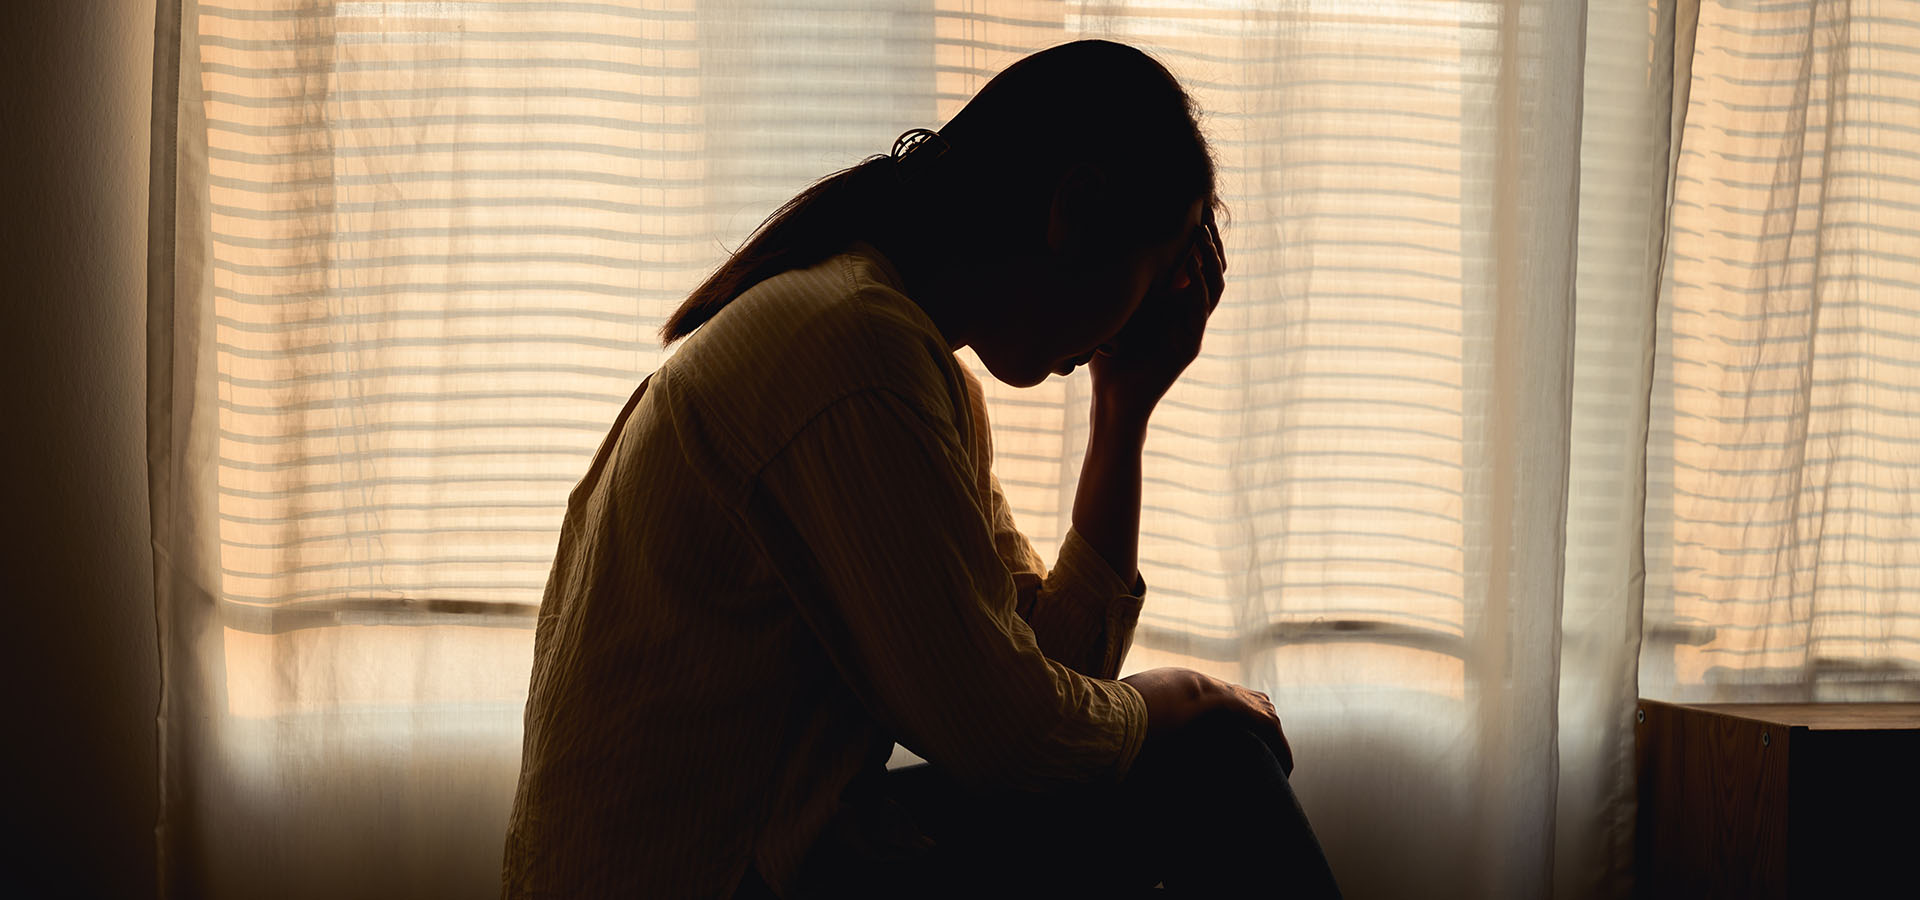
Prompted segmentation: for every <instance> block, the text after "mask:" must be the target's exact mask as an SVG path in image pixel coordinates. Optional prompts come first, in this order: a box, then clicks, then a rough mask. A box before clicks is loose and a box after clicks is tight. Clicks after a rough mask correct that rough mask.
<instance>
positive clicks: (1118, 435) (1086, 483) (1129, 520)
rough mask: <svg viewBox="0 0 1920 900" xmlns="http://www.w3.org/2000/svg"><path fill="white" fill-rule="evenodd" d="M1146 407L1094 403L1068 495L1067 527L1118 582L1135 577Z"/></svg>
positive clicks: (1112, 402) (1108, 402)
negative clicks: (1082, 458)
mask: <svg viewBox="0 0 1920 900" xmlns="http://www.w3.org/2000/svg"><path fill="white" fill-rule="evenodd" d="M1150 412H1151V409H1150V408H1149V409H1147V410H1141V409H1138V408H1137V404H1127V403H1124V402H1119V401H1103V400H1101V399H1098V395H1097V394H1096V399H1095V401H1094V403H1093V411H1092V420H1093V421H1092V426H1093V427H1092V429H1091V434H1090V435H1089V436H1088V438H1087V456H1086V461H1085V463H1084V464H1083V465H1082V466H1081V467H1080V484H1079V486H1078V487H1077V488H1075V491H1074V495H1073V529H1074V530H1075V531H1077V532H1079V533H1080V538H1081V540H1084V541H1086V542H1087V544H1088V546H1091V547H1092V548H1093V549H1094V550H1095V551H1097V552H1098V553H1099V554H1100V556H1101V558H1103V559H1105V560H1106V561H1107V564H1108V565H1110V566H1112V567H1113V570H1114V571H1115V572H1117V573H1119V575H1120V577H1121V578H1124V579H1126V580H1127V581H1129V582H1132V581H1134V580H1135V578H1136V577H1137V576H1138V574H1139V557H1140V454H1141V450H1142V448H1143V447H1144V446H1145V444H1146V439H1147V417H1148V415H1149V413H1150Z"/></svg>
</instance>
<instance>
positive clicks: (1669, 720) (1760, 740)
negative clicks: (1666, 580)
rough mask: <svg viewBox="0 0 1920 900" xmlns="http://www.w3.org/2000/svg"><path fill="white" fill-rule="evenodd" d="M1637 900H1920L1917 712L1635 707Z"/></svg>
mask: <svg viewBox="0 0 1920 900" xmlns="http://www.w3.org/2000/svg"><path fill="white" fill-rule="evenodd" d="M1635 719H1636V723H1635V726H1634V747H1635V757H1636V759H1635V768H1636V771H1637V773H1638V776H1639V798H1640V807H1639V823H1638V831H1637V833H1636V836H1635V843H1634V846H1635V872H1636V883H1637V885H1638V890H1637V891H1636V894H1637V896H1639V897H1645V898H1666V897H1686V898H1689V900H1696V898H1706V897H1728V898H1741V900H1748V898H1754V900H1759V898H1784V897H1795V898H1798V897H1819V898H1825V897H1920V703H1803V704H1749V703H1712V704H1709V703H1689V704H1672V703H1661V702H1656V701H1650V700H1642V701H1640V704H1639V710H1638V712H1637V713H1636V715H1635Z"/></svg>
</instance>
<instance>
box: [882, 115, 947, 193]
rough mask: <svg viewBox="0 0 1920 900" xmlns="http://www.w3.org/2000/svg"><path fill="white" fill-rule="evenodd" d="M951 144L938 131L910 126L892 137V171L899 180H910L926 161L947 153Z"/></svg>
mask: <svg viewBox="0 0 1920 900" xmlns="http://www.w3.org/2000/svg"><path fill="white" fill-rule="evenodd" d="M950 149H952V145H951V144H948V143H947V139H946V138H943V137H941V136H940V133H939V132H937V131H933V130H931V129H926V128H910V129H908V130H907V131H905V132H903V133H902V134H901V135H900V136H899V137H898V138H895V139H894V142H893V152H892V153H890V154H888V156H890V157H891V158H892V159H893V171H894V174H895V175H896V176H898V177H899V178H900V180H901V181H903V182H904V181H912V180H913V179H915V178H918V177H920V173H921V171H922V170H923V169H925V168H926V167H927V164H928V163H931V162H933V161H934V160H936V159H939V158H940V157H942V156H945V155H947V151H948V150H950Z"/></svg>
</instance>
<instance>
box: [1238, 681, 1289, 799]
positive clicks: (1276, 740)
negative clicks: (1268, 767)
mask: <svg viewBox="0 0 1920 900" xmlns="http://www.w3.org/2000/svg"><path fill="white" fill-rule="evenodd" d="M1235 690H1236V691H1237V692H1238V693H1239V694H1240V695H1241V697H1242V700H1243V704H1244V705H1245V706H1246V708H1247V711H1248V713H1249V714H1250V715H1251V717H1252V718H1253V720H1254V722H1255V725H1256V727H1257V728H1258V729H1259V732H1258V733H1259V734H1260V735H1261V737H1262V739H1263V740H1265V741H1266V742H1267V746H1268V747H1269V748H1270V749H1272V750H1273V755H1274V758H1275V759H1278V760H1279V761H1280V771H1282V772H1285V773H1286V774H1287V775H1288V776H1289V777H1291V776H1292V775H1293V747H1292V745H1290V744H1288V743H1287V733H1286V730H1285V729H1284V728H1282V727H1281V726H1280V713H1279V711H1278V710H1276V709H1274V707H1273V699H1272V698H1270V697H1268V696H1267V695H1266V694H1264V693H1262V692H1260V691H1256V690H1252V689H1250V688H1243V687H1239V686H1238V685H1236V686H1235Z"/></svg>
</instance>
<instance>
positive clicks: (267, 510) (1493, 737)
mask: <svg viewBox="0 0 1920 900" xmlns="http://www.w3.org/2000/svg"><path fill="white" fill-rule="evenodd" d="M1673 8H1674V7H1673V6H1672V5H1671V4H1662V3H1655V4H1651V5H1648V4H1626V3H1611V4H1605V3H1600V2H1598V0H1596V2H1595V3H1592V4H1561V3H1555V2H1549V0H1480V2H1467V3H1458V4H1434V3H1427V2H1415V0H1402V2H1384V3H1374V4H1368V5H1365V6H1354V5H1352V4H1346V3H1335V2H1313V0H1296V2H1287V3H1261V2H1226V0H1217V2H1215V0H1209V2H1198V3H1192V4H1182V5H1177V6H1160V5H1146V4H1130V3H1118V4H1114V3H1102V4H1087V3H1072V2H1058V0H913V2H887V3H871V4H859V5H849V4H837V3H828V2H819V0H764V2H740V0H729V2H696V0H637V2H630V3H614V2H608V3H595V4H575V3H543V2H526V3H514V2H494V0H472V2H460V3H444V2H380V3H375V2H346V0H341V2H321V3H311V2H302V3H282V2H271V0H224V2H219V3H213V2H207V3H202V2H197V0H177V2H171V3H163V4H162V20H161V27H160V29H159V33H160V36H161V37H160V40H161V45H162V46H161V49H162V51H163V53H162V54H157V55H162V56H165V57H166V58H167V59H168V60H171V61H173V67H172V68H171V69H170V70H169V71H166V72H164V73H161V74H162V76H164V77H156V84H157V85H161V84H164V88H163V89H160V93H161V96H159V97H157V98H156V112H157V114H156V122H161V121H162V120H163V117H162V116H161V115H159V114H158V113H160V112H164V113H165V116H164V121H165V123H166V128H165V129H164V130H162V131H157V133H156V160H157V161H164V162H166V163H167V164H168V165H167V166H165V167H163V166H161V165H158V164H156V167H155V173H156V175H155V177H156V182H155V197H156V198H157V204H156V214H155V231H156V241H155V244H154V246H155V248H156V256H155V260H154V270H153V271H154V279H153V284H154V288H153V301H152V309H151V316H152V318H151V322H150V329H151V331H150V334H151V348H150V350H151V356H150V359H151V367H150V368H151V371H152V373H153V374H152V378H151V379H150V384H151V385H152V387H151V390H152V396H151V403H150V409H149V413H150V428H151V431H150V434H151V439H150V446H151V453H150V465H151V469H152V484H153V488H152V493H153V497H154V506H153V508H154V542H155V559H156V581H157V582H158V587H159V594H158V596H159V598H160V599H159V603H158V609H157V615H158V616H159V618H160V623H161V634H162V642H163V650H164V655H163V660H164V666H165V669H166V672H165V676H166V685H167V686H166V693H165V698H166V699H165V704H166V705H165V707H164V708H163V711H162V720H163V734H164V736H165V737H164V739H163V760H164V771H165V772H166V778H167V779H168V780H167V783H166V790H165V792H164V802H163V807H164V808H163V817H162V825H161V828H162V842H161V846H162V853H163V857H164V864H165V865H164V868H163V871H164V872H165V878H166V884H167V887H168V891H169V893H171V894H173V895H175V896H195V897H224V896H260V895H273V896H286V897H301V896H322V895H332V894H339V893H347V894H351V895H356V896H465V895H491V894H493V893H496V892H497V866H498V859H499V852H500V838H501V832H502V829H503V827H504V822H505V816H506V811H507V804H508V802H509V800H510V797H511V794H512V787H513V781H514V776H515V771H516V767H517V761H518V747H519V734H520V732H519V721H520V706H521V704H522V703H523V701H524V696H525V689H526V675H527V667H528V663H529V660H530V648H531V624H532V611H533V609H534V607H535V605H536V604H537V602H538V596H539V588H540V585H541V583H542V582H543V580H544V578H545V574H546V568H547V565H548V562H549V560H550V556H551V553H552V550H553V546H554V540H555V535H556V533H557V528H558V524H559V520H560V514H561V512H562V511H563V509H564V502H565V496H566V490H567V488H568V486H569V485H570V484H571V483H572V481H573V480H575V479H577V478H578V476H579V474H580V472H581V471H582V470H583V469H584V466H585V463H586V460H587V458H588V456H590V454H591V453H592V450H593V448H594V446H595V444H596V443H597V441H598V440H599V438H600V437H601V435H602V434H603V432H604V430H605V428H606V427H607V424H608V423H609V422H610V421H611V420H612V417H613V415H614V414H615V413H616V412H617V411H618V409H619V406H620V403H621V401H622V400H623V399H624V398H625V396H626V394H627V392H628V391H629V390H630V389H631V386H632V385H633V384H634V383H636V382H638V381H639V379H640V378H642V377H644V376H645V374H646V373H647V372H649V371H651V370H652V369H653V368H654V367H656V366H658V365H659V364H660V362H661V361H662V360H663V359H664V358H665V353H664V352H663V351H662V350H661V349H660V348H659V347H658V344H657V343H656V342H655V341H654V340H653V334H654V332H655V331H656V329H657V328H658V326H659V324H660V323H661V322H662V321H663V319H664V317H665V315H666V313H667V312H668V311H669V310H670V309H671V308H672V306H673V305H674V304H675V303H676V302H677V301H678V300H679V299H680V297H681V296H683V295H684V294H685V292H686V291H687V290H688V289H689V288H691V287H692V286H693V284H694V283H695V282H696V281H697V280H698V279H699V277H700V276H701V275H703V274H704V273H705V272H706V271H708V270H709V269H710V268H711V267H712V266H713V265H715V264H716V263H717V262H718V261H719V260H720V259H721V258H723V256H724V253H725V248H727V247H730V246H736V245H737V244H738V243H739V242H740V240H741V239H742V238H743V237H744V236H745V235H746V233H747V232H748V231H749V230H750V229H751V228H752V226H753V225H754V224H756V223H757V222H758V221H759V219H760V217H762V216H764V215H765V214H766V212H768V211H769V210H771V209H772V208H773V207H774V206H776V205H777V204H778V203H779V202H780V201H782V200H784V199H786V198H787V197H788V196H790V195H791V194H792V193H793V192H794V191H796V190H797V189H798V188H800V187H801V186H803V185H804V184H805V183H806V182H807V181H808V180H810V179H812V178H815V177H818V176H819V175H822V174H824V173H826V172H828V171H831V170H832V169H835V168H838V167H841V166H845V165H849V164H852V163H854V162H856V161H857V160H859V159H860V158H862V157H864V156H866V155H869V154H872V153H879V152H884V151H885V150H886V148H887V147H888V146H889V145H890V143H891V141H892V139H893V137H894V136H895V135H896V134H898V133H899V132H900V131H901V130H904V129H906V128H909V127H916V126H937V125H938V124H939V123H940V122H942V121H944V120H945V119H946V118H947V117H949V116H951V115H952V114H953V113H954V112H955V111H957V110H958V109H959V107H960V105H961V104H962V103H964V102H965V100H966V98H967V97H969V96H970V95H971V93H972V92H973V91H974V90H976V89H977V88H978V87H979V86H980V85H981V84H983V83H984V82H985V80H986V78H988V77H990V76H991V75H992V74H993V73H995V72H996V71H998V70H999V69H1001V68H1003V67H1004V66H1005V65H1007V64H1008V63H1011V62H1012V61H1013V60H1015V59H1017V58H1019V57H1020V56H1022V55H1024V54H1025V53H1027V52H1030V51H1031V50H1035V49H1039V48H1041V47H1044V46H1048V45H1050V44H1052V43H1056V42H1059V41H1063V40H1069V39H1073V38H1077V37H1083V36H1085V37H1113V38H1116V39H1121V40H1126V41H1129V42H1133V43H1136V44H1138V45H1140V46H1143V47H1145V48H1147V49H1149V50H1150V51H1152V52H1154V53H1155V54H1156V55H1157V56H1158V57H1159V58H1161V59H1162V60H1163V61H1164V62H1166V63H1167V64H1168V66H1169V67H1170V68H1172V69H1173V70H1174V71H1175V72H1176V73H1177V74H1178V75H1180V76H1181V77H1182V79H1183V80H1184V81H1185V82H1186V83H1187V84H1188V85H1189V86H1190V87H1192V89H1193V90H1194V93H1195V95H1196V96H1197V98H1198V99H1199V101H1200V104H1201V106H1202V107H1203V108H1204V109H1205V110H1206V112H1207V115H1206V119H1205V123H1204V124H1205V126H1206V127H1207V129H1208V131H1209V133H1210V134H1211V136H1212V139H1213V141H1214V143H1215V146H1216V149H1217V152H1218V154H1219V157H1220V164H1221V172H1222V178H1223V183H1222V189H1223V193H1224V194H1225V197H1226V200H1227V202H1228V205H1229V207H1230V209H1231V218H1230V221H1229V224H1228V228H1227V232H1226V237H1227V241H1228V252H1229V255H1230V258H1231V260H1232V265H1231V269H1230V272H1229V287H1228V293H1227V294H1226V297H1225V300H1224V301H1223V304H1222V306H1221V307H1220V309H1219V312H1218V313H1217V314H1216V318H1215V320H1214V323H1213V325H1212V327H1211V328H1210V332H1209V337H1208V341H1207V346H1206V350H1205V353H1204V354H1203V356H1202V358H1201V359H1200V360H1199V361H1198V362H1196V363H1195V365H1194V366H1193V368H1192V369H1191V371H1190V372H1189V373H1188V375H1187V376H1186V377H1185V378H1184V379H1183V380H1182V382H1181V383H1180V384H1179V385H1178V386H1177V387H1176V388H1175V389H1174V391H1173V392H1172V393H1171V394H1170V395H1169V396H1168V398H1167V400H1166V401H1165V403H1164V404H1163V405H1162V407H1161V410H1160V412H1159V413H1157V414H1156V417H1155V420H1154V428H1153V432H1152V434H1151V436H1150V439H1149V444H1148V449H1147V453H1148V456H1147V483H1146V485H1145V510H1144V513H1143V533H1142V536H1141V566H1142V569H1143V573H1144V574H1145V576H1146V578H1147V581H1148V583H1149V584H1151V585H1152V594H1151V596H1150V598H1149V600H1148V603H1147V607H1146V611H1145V612H1144V614H1143V616H1142V624H1141V628H1140V633H1139V635H1138V638H1137V640H1136V644H1135V649H1134V652H1133V654H1132V656H1131V657H1130V658H1129V660H1128V662H1127V666H1126V671H1128V672H1131V671H1137V670H1140V669H1144V668H1150V667H1153V666H1158V665H1190V666H1193V667H1195V668H1199V669H1202V670H1204V671H1208V672H1211V673H1213V674H1216V675H1219V676H1221V677H1225V678H1228V679H1231V680H1234V681H1239V682H1242V683H1246V684H1249V685H1252V686H1255V687H1257V688H1259V689H1261V690H1265V691H1268V692H1270V693H1271V694H1272V695H1273V696H1274V698H1275V701H1276V705H1277V706H1278V707H1279V709H1280V711H1281V713H1282V716H1283V719H1284V720H1285V722H1286V723H1287V728H1288V733H1289V735H1290V737H1291V739H1292V741H1293V745H1294V748H1295V752H1296V756H1297V758H1298V760H1299V769H1298V770H1297V771H1296V773H1295V779H1296V787H1297V790H1298V792H1299V794H1300V796H1301V797H1302V799H1303V802H1304V803H1305V805H1306V807H1307V809H1308V811H1309V813H1310V814H1311V815H1312V816H1313V818H1314V821H1315V824H1316V827H1317V828H1318V830H1319V831H1320V833H1321V836H1322V838H1323V843H1324V844H1325V846H1326V849H1327V852H1328V855H1329V858H1330V859H1331V861H1332V863H1333V866H1334V869H1335V871H1336V873H1337V874H1338V875H1339V876H1340V877H1341V879H1342V882H1343V885H1344V886H1345V887H1346V889H1347V893H1348V895H1349V896H1353V897H1397V896H1406V895H1410V894H1417V895H1420V896H1437V897H1463V898H1466V897H1474V898H1478V897H1535V896H1542V895H1545V894H1548V893H1550V892H1551V893H1555V894H1558V895H1561V896H1582V897H1584V896H1621V895H1623V894H1624V892H1625V890H1626V881H1625V874H1626V871H1627V867H1628V865H1629V860H1628V858H1627V853H1628V851H1629V848H1630V844H1631V830H1630V829H1631V821H1632V815H1631V806H1630V805H1629V804H1630V795H1631V791H1630V778H1631V770H1630V754H1629V753H1628V752H1627V751H1628V750H1629V749H1630V742H1631V730H1630V726H1629V724H1628V718H1627V717H1628V716H1629V715H1630V710H1631V705H1632V702H1633V698H1634V696H1635V685H1634V676H1635V664H1636V661H1637V660H1638V653H1639V638H1640V624H1639V619H1638V615H1639V599H1640V597H1639V592H1638V584H1639V581H1638V571H1639V569H1638V561H1639V553H1640V549H1639V541H1640V540H1641V530H1640V527H1641V519H1640V514H1639V513H1640V511H1639V508H1638V494H1637V492H1638V491H1639V490H1640V488H1641V485H1642V484H1643V479H1642V476H1641V474H1640V473H1641V471H1642V470H1641V468H1640V454H1641V453H1642V452H1643V451H1644V450H1645V447H1646V443H1645V440H1644V439H1643V435H1644V432H1645V429H1646V422H1647V420H1646V414H1645V409H1646V396H1647V391H1648V390H1649V387H1648V385H1649V384H1650V383H1651V382H1652V380H1653V369H1652V368H1651V363H1650V362H1649V353H1650V352H1651V347H1652V343H1651V341H1652V337H1651V331H1652V329H1653V326H1654V318H1653V311H1652V306H1651V297H1652V294H1653V290H1654V285H1655V283H1656V282H1655V277H1656V276H1655V274H1654V273H1655V272H1656V270H1657V264H1658V261H1659V259H1660V247H1661V241H1662V235H1663V229H1662V224H1663V215H1664V211H1665V205H1666V199H1665V198H1666V196H1667V195H1666V193H1665V192H1664V191H1663V190H1662V188H1661V186H1662V185H1663V184H1664V183H1665V181H1666V171H1667V146H1668V144H1667V141H1666V138H1665V135H1664V133H1663V131H1664V128H1665V124H1666V122H1667V121H1668V119H1669V116H1670V115H1672V112H1671V109H1672V107H1671V104H1672V100H1671V97H1672V90H1673V85H1675V84H1684V83H1686V82H1687V79H1686V78H1684V77H1680V78H1677V79H1676V76H1675V74H1674V72H1675V66H1674V63H1673V61H1672V60H1673V57H1671V56H1669V55H1668V54H1670V53H1671V48H1672V47H1674V46H1675V45H1676V44H1678V43H1680V42H1682V41H1684V40H1685V39H1686V38H1685V35H1684V34H1683V32H1684V31H1685V29H1684V28H1683V27H1676V26H1675V24H1674V22H1675V19H1676V16H1675V15H1674V13H1673ZM1680 18H1681V20H1682V21H1684V20H1685V17H1684V14H1682V16H1681V17H1680ZM163 108H164V109H163ZM1087 139H1089V140H1097V139H1100V136H1099V135H1089V136H1087ZM161 157H165V159H164V160H161ZM163 168H164V171H163ZM159 198H163V199H159ZM162 202H164V203H166V204H168V205H167V207H166V209H167V212H166V214H165V215H163V214H162V213H161V212H160V211H159V210H160V205H159V204H160V203H162ZM161 237H164V238H165V240H164V241H162V240H160V239H159V238H161ZM1576 273H1577V274H1576ZM1576 293H1577V294H1578V296H1579V302H1578V303H1577V304H1576V302H1575V296H1576ZM982 374H984V373H982ZM988 396H989V401H990V403H991V415H992V418H993V421H994V428H995V441H996V446H997V448H998V453H999V467H1000V471H999V474H1000V477H1001V480H1002V482H1003V484H1004V485H1005V487H1006V489H1007V492H1008V495H1009V499H1010V501H1011V503H1012V505H1013V506H1014V508H1015V510H1016V516H1017V518H1018V520H1019V522H1020V524H1021V525H1022V527H1023V528H1024V529H1025V530H1027V531H1028V532H1029V534H1031V535H1032V536H1033V538H1034V539H1035V542H1036V544H1038V545H1039V548H1040V550H1041V552H1042V553H1043V555H1050V554H1051V550H1052V549H1053V548H1054V547H1056V546H1057V544H1058V541H1059V540H1060V539H1061V537H1062V536H1063V535H1064V533H1065V529H1066V523H1067V521H1068V517H1069V511H1070V509H1071V503H1072V488H1073V485H1074V483H1075V479H1076V477H1077V474H1078V473H1077V467H1078V465H1079V460H1080V451H1081V447H1082V444H1083V442H1084V440H1085V437H1086V402H1087V399H1088V391H1087V385H1086V383H1085V381H1084V380H1082V379H1079V378H1069V379H1054V380H1050V381H1049V382H1047V383H1046V384H1044V385H1042V386H1039V387H1037V388H1034V389H1031V390H1013V389H1009V388H1005V387H1004V386H1001V385H998V384H997V383H993V382H991V381H990V380H989V381H988ZM1647 539H1648V540H1652V539H1653V538H1652V534H1651V532H1650V531H1649V532H1648V536H1647Z"/></svg>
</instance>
